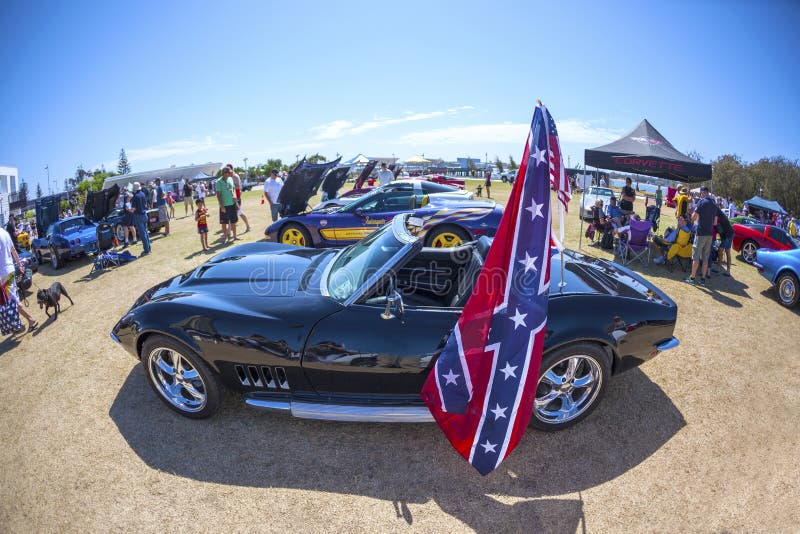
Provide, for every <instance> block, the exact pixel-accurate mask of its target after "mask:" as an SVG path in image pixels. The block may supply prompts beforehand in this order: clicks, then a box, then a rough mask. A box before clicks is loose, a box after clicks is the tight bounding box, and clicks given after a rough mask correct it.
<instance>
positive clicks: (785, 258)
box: [753, 248, 800, 308]
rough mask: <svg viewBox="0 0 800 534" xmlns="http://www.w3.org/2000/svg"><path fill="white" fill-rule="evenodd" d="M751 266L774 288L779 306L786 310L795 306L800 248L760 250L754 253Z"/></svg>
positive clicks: (798, 297) (799, 296) (799, 293)
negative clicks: (754, 258) (754, 256)
mask: <svg viewBox="0 0 800 534" xmlns="http://www.w3.org/2000/svg"><path fill="white" fill-rule="evenodd" d="M753 265H755V267H756V268H757V269H758V272H759V273H760V274H761V276H763V277H764V278H766V279H767V280H769V281H770V283H771V284H772V285H774V286H775V289H776V291H777V292H778V301H779V302H780V303H781V305H783V306H786V307H787V308H791V307H792V306H795V305H797V302H798V300H800V287H798V280H800V248H794V249H791V250H781V251H776V250H766V249H760V250H758V251H756V261H755V262H754V263H753Z"/></svg>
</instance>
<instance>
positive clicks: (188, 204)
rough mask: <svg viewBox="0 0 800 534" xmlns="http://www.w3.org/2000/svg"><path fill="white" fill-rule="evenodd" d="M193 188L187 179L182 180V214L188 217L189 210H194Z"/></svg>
mask: <svg viewBox="0 0 800 534" xmlns="http://www.w3.org/2000/svg"><path fill="white" fill-rule="evenodd" d="M193 195H194V188H193V187H192V184H190V183H189V180H184V181H183V216H184V217H188V216H189V212H190V211H191V212H194V198H193Z"/></svg>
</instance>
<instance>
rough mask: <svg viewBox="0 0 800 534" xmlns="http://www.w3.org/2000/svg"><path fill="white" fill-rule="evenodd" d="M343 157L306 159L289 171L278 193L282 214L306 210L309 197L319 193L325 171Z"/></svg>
mask: <svg viewBox="0 0 800 534" xmlns="http://www.w3.org/2000/svg"><path fill="white" fill-rule="evenodd" d="M341 159H342V158H337V159H336V160H334V161H331V162H330V163H309V162H307V161H306V160H305V159H304V160H303V161H301V162H300V163H298V164H297V167H295V168H294V169H292V170H291V171H289V176H287V177H286V181H285V182H284V184H283V187H282V188H281V192H280V194H279V195H278V203H279V204H280V205H281V215H283V216H284V217H285V216H287V215H296V214H298V213H302V212H303V211H305V209H306V206H307V205H308V201H309V199H310V198H311V197H313V196H314V195H316V194H317V190H318V189H319V186H320V184H321V183H322V178H323V177H324V176H325V173H327V172H328V170H330V169H332V168H334V167H336V166H337V165H338V164H339V161H340V160H341Z"/></svg>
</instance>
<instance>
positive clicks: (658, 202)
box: [656, 185, 664, 209]
mask: <svg viewBox="0 0 800 534" xmlns="http://www.w3.org/2000/svg"><path fill="white" fill-rule="evenodd" d="M663 201H664V193H662V192H661V186H660V185H659V186H658V189H656V207H657V208H658V209H661V203H662V202H663Z"/></svg>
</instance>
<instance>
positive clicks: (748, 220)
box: [729, 215, 761, 224]
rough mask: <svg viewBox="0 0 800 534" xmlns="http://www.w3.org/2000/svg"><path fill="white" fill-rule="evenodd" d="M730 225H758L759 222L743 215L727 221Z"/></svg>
mask: <svg viewBox="0 0 800 534" xmlns="http://www.w3.org/2000/svg"><path fill="white" fill-rule="evenodd" d="M729 220H730V221H731V224H760V223H761V222H760V221H759V220H758V219H754V218H752V217H745V216H744V215H737V216H736V217H731V218H730V219H729Z"/></svg>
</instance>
